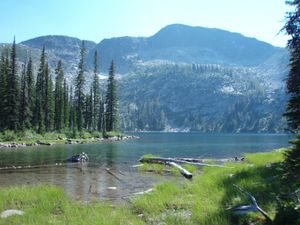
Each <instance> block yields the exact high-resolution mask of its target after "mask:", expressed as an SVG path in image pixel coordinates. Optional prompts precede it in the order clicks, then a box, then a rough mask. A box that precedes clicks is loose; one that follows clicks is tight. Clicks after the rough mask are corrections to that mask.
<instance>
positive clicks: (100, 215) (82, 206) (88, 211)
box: [0, 149, 284, 225]
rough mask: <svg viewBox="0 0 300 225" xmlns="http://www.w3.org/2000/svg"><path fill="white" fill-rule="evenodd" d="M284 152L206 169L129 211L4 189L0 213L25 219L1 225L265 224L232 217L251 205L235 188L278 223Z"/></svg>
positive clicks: (51, 193)
mask: <svg viewBox="0 0 300 225" xmlns="http://www.w3.org/2000/svg"><path fill="white" fill-rule="evenodd" d="M283 152H284V149H281V150H277V151H272V152H267V153H254V154H245V158H246V160H245V162H238V163H233V162H232V163H226V165H227V166H229V167H232V168H213V167H205V168H203V172H202V173H201V175H196V176H195V177H194V178H193V180H192V181H189V180H186V181H184V182H183V183H181V184H175V183H163V184H159V185H157V186H156V187H155V188H154V191H153V192H150V193H148V194H144V195H142V196H139V197H134V198H132V199H131V200H130V203H128V204H126V205H111V203H101V202H91V203H80V202H76V201H74V200H71V199H70V198H68V197H66V196H65V193H64V192H63V190H62V189H61V188H58V187H53V186H47V185H46V186H45V185H43V186H35V187H32V186H31V187H30V186H29V187H13V188H0V212H2V211H4V210H6V209H12V208H13V209H20V210H23V211H25V215H24V216H12V217H9V218H6V219H0V224H4V225H5V224H158V223H160V224H172V225H173V224H175V225H176V224H201V225H212V224H222V225H227V224H228V225H229V224H236V225H239V224H247V223H245V221H248V222H249V221H255V224H263V222H264V219H263V217H262V216H261V215H260V214H256V213H253V214H251V215H246V216H241V217H233V216H232V213H231V211H230V210H229V208H230V207H233V206H236V205H240V204H249V200H248V199H247V197H245V196H243V195H241V194H240V193H239V192H238V191H237V190H236V189H235V188H234V186H233V184H237V185H239V186H240V187H242V188H243V189H244V190H246V191H248V192H250V193H252V194H253V195H254V196H255V197H256V199H257V201H258V203H259V205H260V206H261V207H262V208H263V209H264V210H265V211H266V212H267V213H268V214H269V215H270V216H271V217H273V216H274V214H275V207H276V194H277V192H278V191H279V185H280V184H279V176H280V175H281V170H280V162H282V160H283ZM182 179H184V178H182Z"/></svg>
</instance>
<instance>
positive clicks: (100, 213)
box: [0, 185, 144, 225]
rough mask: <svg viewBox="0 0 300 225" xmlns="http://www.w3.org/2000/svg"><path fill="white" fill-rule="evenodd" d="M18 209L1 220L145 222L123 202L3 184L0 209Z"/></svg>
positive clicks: (102, 222)
mask: <svg viewBox="0 0 300 225" xmlns="http://www.w3.org/2000/svg"><path fill="white" fill-rule="evenodd" d="M6 209H20V210H23V211H24V212H25V215H24V216H11V217H8V218H6V219H0V224H3V225H6V224H7V225H10V224H44V225H47V224H78V225H82V224H91V225H93V224H95V225H98V224H112V225H115V224H144V222H143V221H142V220H141V219H139V218H138V217H137V216H136V215H134V214H133V213H132V211H131V210H130V209H128V208H126V207H125V206H118V207H113V206H110V205H109V204H108V203H89V204H84V203H79V202H75V201H72V200H70V199H69V198H68V197H66V194H65V193H64V191H63V190H62V189H60V188H57V187H52V186H44V185H43V186H36V187H18V188H9V189H7V188H4V189H3V188H2V189H1V192H0V211H1V212H2V211H4V210H6Z"/></svg>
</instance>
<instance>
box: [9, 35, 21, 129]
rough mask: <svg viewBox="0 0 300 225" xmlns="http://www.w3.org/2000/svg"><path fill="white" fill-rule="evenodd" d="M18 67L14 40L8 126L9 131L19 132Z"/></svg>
mask: <svg viewBox="0 0 300 225" xmlns="http://www.w3.org/2000/svg"><path fill="white" fill-rule="evenodd" d="M17 73H18V67H17V52H16V41H15V39H14V41H13V45H12V49H11V54H10V65H9V71H8V78H7V117H6V120H7V125H8V129H11V130H17V129H18V128H19V115H18V112H19V78H18V74H17Z"/></svg>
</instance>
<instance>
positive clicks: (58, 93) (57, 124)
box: [54, 61, 67, 130]
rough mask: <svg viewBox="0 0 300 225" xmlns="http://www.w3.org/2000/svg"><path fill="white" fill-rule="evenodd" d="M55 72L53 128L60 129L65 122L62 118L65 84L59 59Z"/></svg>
mask: <svg viewBox="0 0 300 225" xmlns="http://www.w3.org/2000/svg"><path fill="white" fill-rule="evenodd" d="M55 74H56V78H55V91H54V98H55V113H54V114H55V118H54V128H55V130H62V129H63V128H64V125H65V122H66V121H65V118H64V116H65V112H64V111H65V100H66V96H65V91H66V90H65V89H66V84H65V80H64V71H63V68H62V63H61V61H59V62H58V64H57V68H56V70H55ZM66 105H67V104H66Z"/></svg>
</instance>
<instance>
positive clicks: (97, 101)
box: [92, 50, 102, 131]
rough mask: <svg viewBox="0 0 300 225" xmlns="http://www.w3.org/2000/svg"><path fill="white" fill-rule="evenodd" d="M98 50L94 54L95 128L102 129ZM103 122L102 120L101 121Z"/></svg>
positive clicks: (93, 115)
mask: <svg viewBox="0 0 300 225" xmlns="http://www.w3.org/2000/svg"><path fill="white" fill-rule="evenodd" d="M98 60H99V59H98V52H97V50H96V51H95V54H94V79H93V85H92V86H93V114H92V117H93V130H99V131H100V130H101V125H100V127H99V122H98V121H99V120H102V118H101V115H102V114H101V113H100V104H101V102H100V100H101V99H100V81H99V76H98V70H99V69H98V67H99V66H98ZM100 124H101V122H100Z"/></svg>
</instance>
